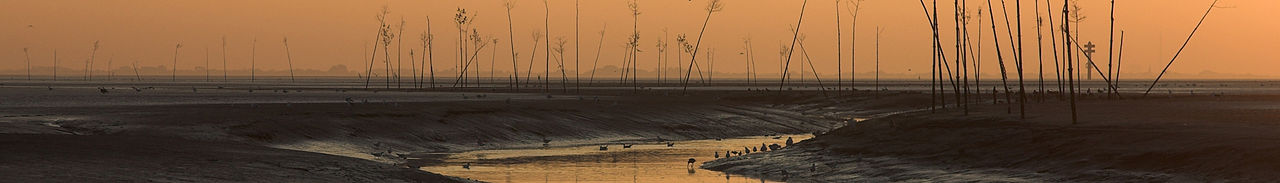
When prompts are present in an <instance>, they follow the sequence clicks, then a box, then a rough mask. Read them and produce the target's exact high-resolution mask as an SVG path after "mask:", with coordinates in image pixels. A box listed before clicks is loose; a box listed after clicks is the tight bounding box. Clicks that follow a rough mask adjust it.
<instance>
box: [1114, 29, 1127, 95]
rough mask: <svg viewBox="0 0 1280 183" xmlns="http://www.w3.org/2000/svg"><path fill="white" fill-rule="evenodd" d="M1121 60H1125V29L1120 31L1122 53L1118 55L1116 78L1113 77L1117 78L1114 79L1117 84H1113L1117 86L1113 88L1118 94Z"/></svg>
mask: <svg viewBox="0 0 1280 183" xmlns="http://www.w3.org/2000/svg"><path fill="white" fill-rule="evenodd" d="M1121 61H1124V30H1121V31H1120V55H1119V56H1116V73H1115V78H1113V79H1114V80H1115V81H1113V82H1115V85H1113V86H1115V88H1113V89H1114V90H1116V95H1119V94H1120V66H1122V64H1121Z"/></svg>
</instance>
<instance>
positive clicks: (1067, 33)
mask: <svg viewBox="0 0 1280 183" xmlns="http://www.w3.org/2000/svg"><path fill="white" fill-rule="evenodd" d="M1067 4H1070V3H1062V32H1063V33H1062V41H1063V43H1064V44H1066V45H1063V47H1065V49H1066V52H1064V53H1063V54H1066V57H1067V63H1066V64H1067V88H1069V89H1070V90H1071V91H1070V95H1068V97H1069V98H1070V100H1071V124H1073V125H1074V124H1079V123H1080V122H1079V120H1078V119H1079V118H1078V117H1077V113H1076V90H1075V88H1076V86H1075V77H1074V76H1072V74H1071V73H1073V72H1075V68H1074V67H1073V66H1072V65H1071V64H1072V60H1071V55H1072V54H1071V53H1072V52H1071V46H1070V45H1071V39H1070V38H1068V37H1071V24H1069V23H1067V21H1068V18H1067V15H1068V14H1069V13H1070V11H1068V10H1067Z"/></svg>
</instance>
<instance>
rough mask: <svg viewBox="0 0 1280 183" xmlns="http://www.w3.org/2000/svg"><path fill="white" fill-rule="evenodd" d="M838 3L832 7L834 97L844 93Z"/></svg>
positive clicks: (842, 44)
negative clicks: (834, 64) (833, 9)
mask: <svg viewBox="0 0 1280 183" xmlns="http://www.w3.org/2000/svg"><path fill="white" fill-rule="evenodd" d="M840 1H841V0H836V6H833V8H835V9H836V11H835V12H836V95H841V93H844V87H842V86H841V85H843V83H844V74H843V73H844V63H842V62H843V61H844V39H843V37H841V35H842V33H843V32H841V31H840V26H841V24H840ZM748 72H750V69H748ZM748 75H750V73H748Z"/></svg>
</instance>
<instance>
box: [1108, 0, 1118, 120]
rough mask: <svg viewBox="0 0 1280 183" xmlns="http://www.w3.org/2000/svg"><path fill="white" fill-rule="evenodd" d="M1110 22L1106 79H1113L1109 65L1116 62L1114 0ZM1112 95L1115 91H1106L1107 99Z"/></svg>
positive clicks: (1114, 1) (1112, 0)
mask: <svg viewBox="0 0 1280 183" xmlns="http://www.w3.org/2000/svg"><path fill="white" fill-rule="evenodd" d="M1110 20H1111V29H1110V30H1108V31H1107V36H1109V38H1108V39H1107V77H1113V76H1112V72H1113V70H1111V63H1112V62H1114V61H1115V60H1116V59H1115V58H1113V57H1114V56H1115V45H1116V0H1111V19H1110ZM1114 93H1115V91H1112V90H1109V89H1108V90H1107V98H1111V96H1112V95H1114Z"/></svg>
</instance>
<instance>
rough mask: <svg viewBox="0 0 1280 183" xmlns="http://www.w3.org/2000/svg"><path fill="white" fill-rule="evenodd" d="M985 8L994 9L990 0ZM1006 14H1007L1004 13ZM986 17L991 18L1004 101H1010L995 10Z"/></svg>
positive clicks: (1007, 77)
mask: <svg viewBox="0 0 1280 183" xmlns="http://www.w3.org/2000/svg"><path fill="white" fill-rule="evenodd" d="M987 9H991V10H995V8H994V7H993V6H991V0H987ZM1006 15H1007V14H1006ZM987 18H989V19H990V20H991V38H992V39H994V40H995V45H996V60H997V61H999V65H1000V81H1001V82H1002V83H1004V85H1003V86H1004V93H1005V102H1011V101H1009V75H1008V73H1007V72H1006V69H1005V66H1004V65H1005V64H1004V51H1003V50H1004V49H1001V48H1000V35H999V34H998V33H997V31H996V24H995V22H996V18H995V12H992V13H990V14H988V15H987ZM1010 42H1012V40H1010ZM992 95H995V94H994V93H992ZM991 100H999V99H997V98H992V99H991Z"/></svg>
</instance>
